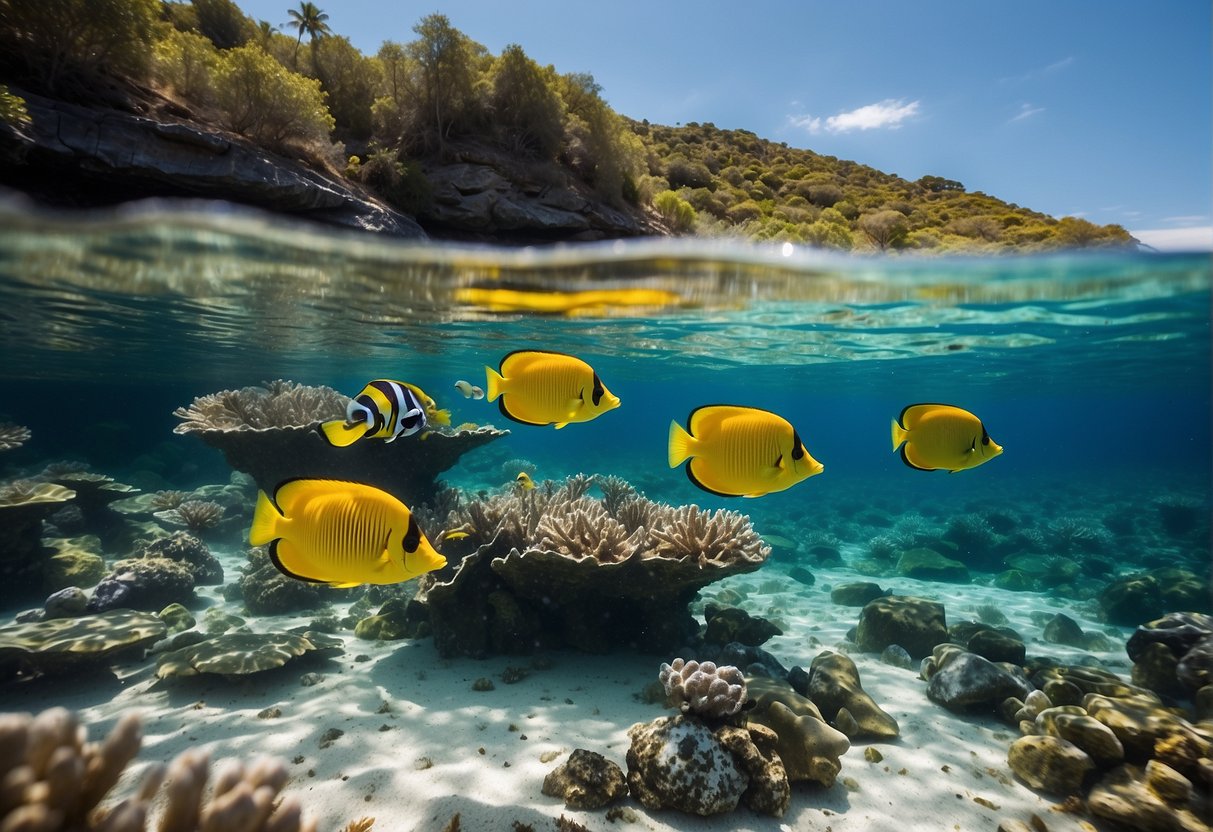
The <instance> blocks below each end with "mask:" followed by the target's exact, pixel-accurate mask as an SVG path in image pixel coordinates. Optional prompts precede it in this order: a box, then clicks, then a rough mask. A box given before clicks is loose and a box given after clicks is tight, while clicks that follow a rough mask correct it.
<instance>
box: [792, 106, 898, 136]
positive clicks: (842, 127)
mask: <svg viewBox="0 0 1213 832" xmlns="http://www.w3.org/2000/svg"><path fill="white" fill-rule="evenodd" d="M918 110H919V102H918V101H910V102H906V101H905V99H900V98H898V99H894V98H886V99H885V100H884V101H880V102H877V103H876V104H867V105H865V106H863V107H859V108H858V109H855V110H848V111H847V112H845V113H836V114H835V115H832V116H828V117H826V118H825V119H822V118H821V117H820V116H808V115H805V116H793V117H792V118H791V122H792V125H793V126H795V127H800V128H802V129H804V130H808V131H809V132H810V133H820V132H821V131H822V130H823V129H824V130H826V131H827V132H830V133H850V132H852V131H853V130H896V129H898V128H899V127H901V125H902V122H904V121H905V120H906V119H908V118H911V117H913V116H916V115H918Z"/></svg>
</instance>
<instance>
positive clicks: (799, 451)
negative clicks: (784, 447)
mask: <svg viewBox="0 0 1213 832" xmlns="http://www.w3.org/2000/svg"><path fill="white" fill-rule="evenodd" d="M792 459H804V443H803V442H801V441H800V434H798V433H797V432H796V431H792Z"/></svg>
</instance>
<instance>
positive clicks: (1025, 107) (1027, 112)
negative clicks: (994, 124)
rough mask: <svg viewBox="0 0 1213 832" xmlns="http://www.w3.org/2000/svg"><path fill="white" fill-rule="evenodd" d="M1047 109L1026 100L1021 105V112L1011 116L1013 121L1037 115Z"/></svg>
mask: <svg viewBox="0 0 1213 832" xmlns="http://www.w3.org/2000/svg"><path fill="white" fill-rule="evenodd" d="M1044 111H1045V108H1044V107H1033V106H1032V105H1031V104H1028V103H1027V102H1024V103H1023V104H1020V105H1019V112H1018V113H1016V114H1015V115H1014V116H1012V117H1011V121H1023V120H1024V119H1027V118H1031V117H1032V116H1035V115H1040V114H1041V113H1043V112H1044Z"/></svg>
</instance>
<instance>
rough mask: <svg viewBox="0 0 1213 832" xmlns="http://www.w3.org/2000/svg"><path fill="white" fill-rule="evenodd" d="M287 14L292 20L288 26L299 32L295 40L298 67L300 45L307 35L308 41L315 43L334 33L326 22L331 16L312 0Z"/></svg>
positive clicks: (305, 0)
mask: <svg viewBox="0 0 1213 832" xmlns="http://www.w3.org/2000/svg"><path fill="white" fill-rule="evenodd" d="M287 14H289V15H290V16H291V19H290V20H288V21H287V23H286V25H287V26H290V27H291V28H294V29H298V30H299V37H298V38H297V39H296V40H295V55H294V58H293V60H294V62H295V64H296V65H298V63H299V44H300V43H302V42H303V36H304V35H305V34H306V35H307V36H308V40H310V41H312V42H313V43H314V42H315V41H316V38H322V37H324V36H325V35H328V34H331V33H332V32H331V30H330V29H329V25H328V24H327V23H325V22H324V21H326V20H328V19H329V16H328V15H327V14H325V13H324V12H322V11H320V8H319V7H318V6H317V5H316V4H315V3H312V2H310V0H303V2H301V3H300V4H299V8H298V9H287Z"/></svg>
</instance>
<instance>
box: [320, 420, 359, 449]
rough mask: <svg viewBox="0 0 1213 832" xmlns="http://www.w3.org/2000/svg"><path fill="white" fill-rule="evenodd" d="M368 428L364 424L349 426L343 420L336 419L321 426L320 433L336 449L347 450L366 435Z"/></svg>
mask: <svg viewBox="0 0 1213 832" xmlns="http://www.w3.org/2000/svg"><path fill="white" fill-rule="evenodd" d="M367 430H368V426H367V425H366V423H364V422H359V423H357V424H355V425H350V424H347V423H346V422H345V421H344V420H343V419H334V420H333V421H331V422H324V423H322V424H321V425H320V432H321V433H322V434H324V438H325V439H327V440H328V443H329V444H330V445H332V446H333V447H335V448H345V447H348V446H350V445H353V444H354V443H355V442H357V441H358V440H359V439H361V438H362V437H363V436H365V435H366V432H367Z"/></svg>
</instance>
